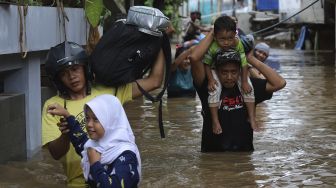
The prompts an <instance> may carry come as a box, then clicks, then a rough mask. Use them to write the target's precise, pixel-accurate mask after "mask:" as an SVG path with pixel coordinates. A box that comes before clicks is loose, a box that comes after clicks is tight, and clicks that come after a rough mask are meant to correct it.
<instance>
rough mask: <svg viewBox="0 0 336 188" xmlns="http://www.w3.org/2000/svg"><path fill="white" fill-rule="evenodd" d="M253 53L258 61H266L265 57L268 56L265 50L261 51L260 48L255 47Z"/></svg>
mask: <svg viewBox="0 0 336 188" xmlns="http://www.w3.org/2000/svg"><path fill="white" fill-rule="evenodd" d="M254 55H255V57H256V58H257V59H258V60H259V61H261V62H264V61H266V59H267V57H268V55H267V53H266V52H264V51H261V50H257V49H255V51H254Z"/></svg>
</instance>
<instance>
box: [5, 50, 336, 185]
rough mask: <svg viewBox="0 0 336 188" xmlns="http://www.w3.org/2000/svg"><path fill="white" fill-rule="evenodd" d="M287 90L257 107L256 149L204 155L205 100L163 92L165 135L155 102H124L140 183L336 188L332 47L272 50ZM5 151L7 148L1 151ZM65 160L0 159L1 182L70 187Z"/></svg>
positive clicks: (335, 73) (335, 70) (335, 69)
mask: <svg viewBox="0 0 336 188" xmlns="http://www.w3.org/2000/svg"><path fill="white" fill-rule="evenodd" d="M270 54H271V57H270V59H271V60H273V62H276V65H279V64H280V67H277V68H278V71H279V72H280V74H281V75H282V76H283V77H284V78H285V79H286V81H287V85H286V87H285V88H284V89H282V90H281V91H279V92H276V93H274V95H273V98H272V99H271V100H269V101H266V102H264V103H261V104H259V105H258V108H257V121H258V122H259V124H260V125H261V126H262V127H263V129H264V130H263V131H262V132H258V133H255V134H254V147H255V151H254V152H252V153H233V152H225V153H201V152H200V150H201V147H200V146H201V132H202V117H201V114H200V111H201V103H200V101H199V99H198V98H197V97H196V98H174V99H172V98H169V99H167V98H166V96H164V102H163V120H164V127H165V133H166V138H165V139H161V138H160V133H159V128H158V118H157V114H158V110H157V105H158V104H155V105H153V104H151V102H149V101H147V100H145V99H143V98H140V99H137V100H135V101H132V102H131V103H128V104H127V105H126V106H125V108H126V112H127V115H128V117H129V120H130V123H131V125H132V127H133V131H134V134H135V136H136V142H137V144H138V147H139V149H140V153H141V158H142V172H143V176H142V183H141V187H146V188H147V187H204V188H207V187H303V186H311V187H336V67H335V54H334V52H304V51H294V50H276V49H272V50H271V52H270ZM2 152H5V151H2ZM64 178H65V177H64V175H63V174H62V169H61V167H60V165H59V164H58V163H57V162H55V161H53V160H52V159H50V158H48V157H46V156H45V155H43V153H42V152H41V153H40V154H38V156H37V157H36V158H34V159H32V160H31V161H28V162H10V163H8V164H6V165H0V188H5V187H10V188H19V187H20V188H21V187H41V188H42V187H49V188H52V187H65V184H64Z"/></svg>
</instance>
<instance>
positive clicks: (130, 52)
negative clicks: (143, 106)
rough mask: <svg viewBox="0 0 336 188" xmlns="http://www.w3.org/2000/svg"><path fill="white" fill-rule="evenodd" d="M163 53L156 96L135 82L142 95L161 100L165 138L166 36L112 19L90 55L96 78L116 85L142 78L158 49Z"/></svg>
mask: <svg viewBox="0 0 336 188" xmlns="http://www.w3.org/2000/svg"><path fill="white" fill-rule="evenodd" d="M161 48H162V49H163V53H164V56H165V62H166V66H165V81H164V87H163V88H162V90H161V92H160V93H159V94H158V95H157V96H152V95H150V94H149V93H148V92H146V91H145V90H144V89H143V88H142V87H141V86H140V85H139V84H138V83H137V82H136V83H137V85H138V87H139V89H140V91H141V92H142V93H143V95H144V96H145V97H146V98H148V99H149V100H151V101H152V102H158V101H159V102H160V105H159V127H160V133H161V137H162V138H164V137H165V135H164V130H163V123H162V96H163V94H164V92H165V90H166V87H167V83H168V80H169V73H170V64H171V47H170V41H169V38H168V36H167V35H166V34H165V33H164V32H163V33H162V36H154V35H150V34H147V33H144V32H141V31H139V27H138V26H136V25H131V24H125V22H124V21H117V22H115V23H114V24H113V25H112V27H111V28H110V29H109V30H108V31H107V32H106V33H105V34H104V35H103V36H102V38H101V39H100V40H99V42H98V44H97V45H96V47H95V49H94V50H93V52H92V54H91V56H90V63H91V66H92V71H93V73H94V74H95V80H96V82H98V83H102V84H104V85H107V86H113V87H118V86H120V85H124V84H127V83H131V82H133V81H136V80H137V79H139V78H142V77H143V76H144V74H145V73H146V72H147V71H148V70H149V69H150V68H151V67H152V65H153V64H154V62H155V61H156V59H157V56H158V54H159V51H160V49H161Z"/></svg>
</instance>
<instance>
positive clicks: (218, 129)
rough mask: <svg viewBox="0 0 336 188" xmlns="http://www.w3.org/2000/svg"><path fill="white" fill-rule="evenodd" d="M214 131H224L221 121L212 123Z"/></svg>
mask: <svg viewBox="0 0 336 188" xmlns="http://www.w3.org/2000/svg"><path fill="white" fill-rule="evenodd" d="M212 132H213V133H214V134H221V133H222V127H221V126H220V124H219V123H213V124H212Z"/></svg>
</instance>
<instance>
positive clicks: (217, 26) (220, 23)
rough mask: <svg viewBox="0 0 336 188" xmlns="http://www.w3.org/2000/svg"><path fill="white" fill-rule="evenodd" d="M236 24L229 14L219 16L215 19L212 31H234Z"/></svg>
mask: <svg viewBox="0 0 336 188" xmlns="http://www.w3.org/2000/svg"><path fill="white" fill-rule="evenodd" d="M236 29H237V25H236V22H235V21H233V19H232V18H231V17H230V16H220V17H218V18H217V19H216V21H215V23H214V33H215V34H217V33H218V32H219V31H223V30H226V31H233V32H236Z"/></svg>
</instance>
